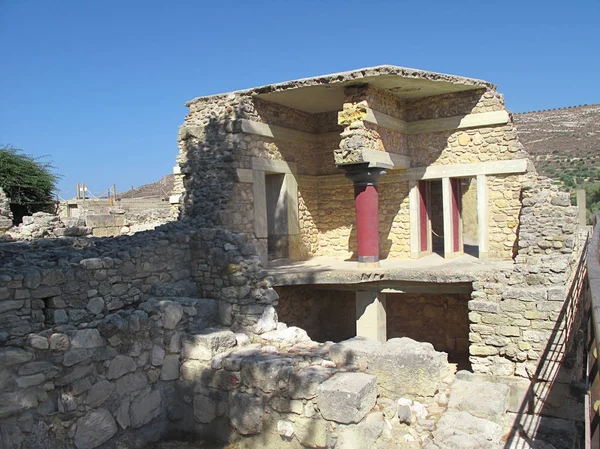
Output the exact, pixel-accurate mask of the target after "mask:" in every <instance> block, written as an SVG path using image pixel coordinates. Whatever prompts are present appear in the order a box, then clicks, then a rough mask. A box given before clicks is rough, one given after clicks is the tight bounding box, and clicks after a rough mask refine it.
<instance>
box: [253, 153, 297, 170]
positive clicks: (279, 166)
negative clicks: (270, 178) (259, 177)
mask: <svg viewBox="0 0 600 449" xmlns="http://www.w3.org/2000/svg"><path fill="white" fill-rule="evenodd" d="M252 170H262V171H264V172H267V173H296V163H295V162H287V161H277V160H271V159H263V158H259V157H253V158H252Z"/></svg>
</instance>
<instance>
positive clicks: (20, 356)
mask: <svg viewBox="0 0 600 449" xmlns="http://www.w3.org/2000/svg"><path fill="white" fill-rule="evenodd" d="M31 359H33V354H31V353H30V352H27V351H24V350H23V349H19V348H14V347H11V346H8V347H5V348H0V366H1V367H3V368H6V367H9V366H13V365H19V364H21V363H25V362H28V361H30V360H31Z"/></svg>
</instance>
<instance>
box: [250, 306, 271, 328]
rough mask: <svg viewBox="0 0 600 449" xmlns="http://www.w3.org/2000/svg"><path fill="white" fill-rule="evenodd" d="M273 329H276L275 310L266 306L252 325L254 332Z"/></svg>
mask: <svg viewBox="0 0 600 449" xmlns="http://www.w3.org/2000/svg"><path fill="white" fill-rule="evenodd" d="M275 329H277V312H276V311H275V307H273V306H267V307H265V310H264V311H263V313H262V315H261V317H260V319H259V320H258V322H257V323H256V325H255V326H254V333H255V334H264V333H265V332H269V331H272V330H275Z"/></svg>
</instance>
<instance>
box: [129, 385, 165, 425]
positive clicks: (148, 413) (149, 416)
mask: <svg viewBox="0 0 600 449" xmlns="http://www.w3.org/2000/svg"><path fill="white" fill-rule="evenodd" d="M160 403H161V396H160V391H158V390H153V391H151V392H150V393H148V394H147V395H145V396H140V397H138V398H136V399H135V400H134V401H133V402H132V403H131V406H130V408H129V414H130V417H131V427H141V426H143V425H144V424H148V423H149V422H150V421H152V420H153V419H154V418H156V417H157V416H158V415H160Z"/></svg>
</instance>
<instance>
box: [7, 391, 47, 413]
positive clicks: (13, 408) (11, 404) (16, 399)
mask: <svg viewBox="0 0 600 449" xmlns="http://www.w3.org/2000/svg"><path fill="white" fill-rule="evenodd" d="M37 405H38V397H37V394H36V393H35V392H34V391H30V390H21V391H17V392H14V393H2V394H0V419H1V418H6V417H7V416H11V415H14V414H17V413H20V412H22V411H25V410H28V409H30V408H33V407H36V406H37Z"/></svg>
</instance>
